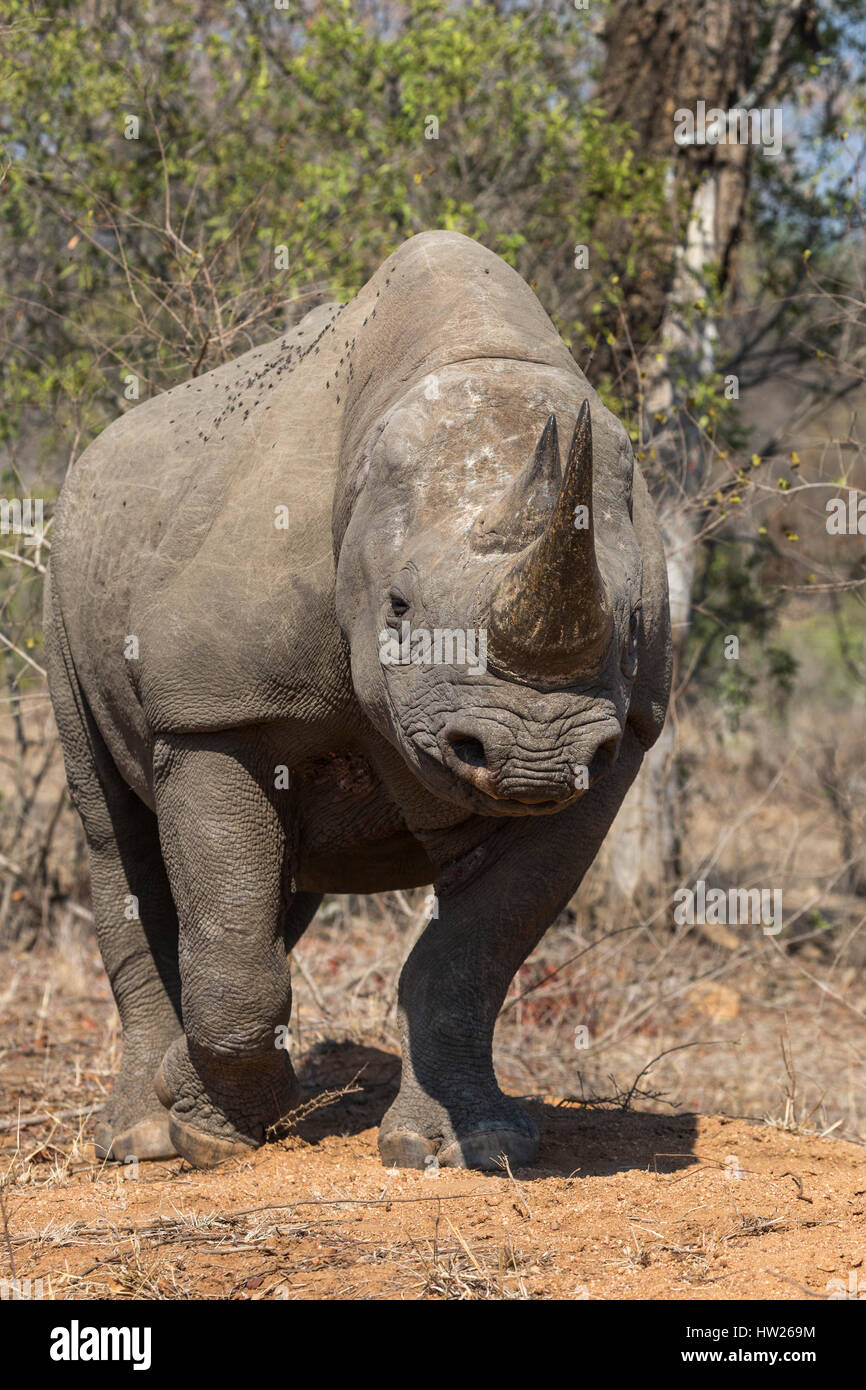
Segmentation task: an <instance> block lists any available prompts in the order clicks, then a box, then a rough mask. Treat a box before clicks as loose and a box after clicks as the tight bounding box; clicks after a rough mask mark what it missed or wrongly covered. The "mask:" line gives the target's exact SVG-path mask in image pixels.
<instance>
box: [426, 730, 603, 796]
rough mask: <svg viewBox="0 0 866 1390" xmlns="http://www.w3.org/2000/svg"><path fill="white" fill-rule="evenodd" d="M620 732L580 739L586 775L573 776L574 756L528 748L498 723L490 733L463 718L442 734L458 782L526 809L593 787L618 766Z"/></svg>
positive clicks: (447, 759)
mask: <svg viewBox="0 0 866 1390" xmlns="http://www.w3.org/2000/svg"><path fill="white" fill-rule="evenodd" d="M620 738H621V731H620V730H619V728H618V727H617V728H616V729H615V730H613V729H612V728H611V727H609V726H608V727H602V728H600V729H599V730H598V731H597V732H596V733H595V734H594V735H593V734H590V733H587V736H586V737H585V738H584V739H583V740H582V744H583V747H582V749H581V755H582V766H585V767H586V768H587V770H588V777H587V778H586V779H585V780H583V781H582V780H580V779H578V778H577V777H576V776H575V773H574V767H573V764H574V762H575V761H577V760H576V759H575V758H573V757H571V758H570V757H566V756H565V753H564V752H563V750H561V749H559V748H557V747H554V748H551V749H549V750H548V749H545V748H543V747H531V746H530V747H527V746H525V745H524V744H523V743H522V742H521V739H520V737H519V733H516V734H515V735H514V736H513V737H509V736H508V735H507V734H506V733H505V731H504V730H503V729H502V726H501V725H493V726H491V728H490V729H489V730H487V729H485V728H484V727H483V726H482V725H480V724H479V725H476V724H475V723H474V722H471V721H470V722H467V721H466V720H462V721H460V722H459V723H456V724H454V725H452V726H450V727H448V728H446V729H445V730H444V732H443V738H442V754H443V759H444V761H445V764H446V766H447V767H448V768H450V770H451V772H452V773H454V774H455V775H456V776H457V777H459V778H460V779H461V781H464V782H468V783H469V784H470V785H471V786H473V787H475V788H476V789H477V790H478V791H481V792H483V793H484V794H485V795H486V796H490V797H493V798H494V799H495V800H497V801H518V802H522V803H524V804H525V805H528V806H542V805H543V806H551V807H553V806H556V805H559V804H564V803H565V802H567V801H571V800H572V799H573V798H574V796H575V795H576V792H577V791H578V790H583V789H585V788H586V786H591V785H592V784H593V783H594V782H596V781H597V780H598V778H599V777H602V776H603V775H604V773H605V772H607V771H608V769H609V768H610V767H612V766H613V764H614V763H615V762H616V759H617V756H618V753H619V744H620Z"/></svg>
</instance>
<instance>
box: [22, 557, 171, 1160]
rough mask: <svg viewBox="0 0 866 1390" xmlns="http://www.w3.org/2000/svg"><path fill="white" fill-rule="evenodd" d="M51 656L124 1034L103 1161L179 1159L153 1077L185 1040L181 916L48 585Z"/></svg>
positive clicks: (103, 1124)
mask: <svg viewBox="0 0 866 1390" xmlns="http://www.w3.org/2000/svg"><path fill="white" fill-rule="evenodd" d="M44 631H45V655H46V659H47V665H48V672H49V680H50V684H51V697H52V700H53V703H54V712H55V715H56V718H57V727H58V729H59V731H60V740H61V743H62V745H63V757H64V761H65V764H66V777H67V781H68V784H69V791H70V795H71V797H72V800H73V802H74V804H75V806H76V808H77V810H78V813H79V815H80V816H81V820H82V823H83V825H84V832H85V836H86V839H87V846H88V851H89V856H90V880H91V890H92V899H93V916H94V922H95V926H96V935H97V939H98V942H99V950H100V953H101V955H102V960H103V963H104V965H105V969H106V972H107V974H108V978H109V980H110V981H111V988H112V991H113V993H114V998H115V1002H116V1004H117V1008H118V1012H119V1014H120V1022H121V1024H122V1026H123V1055H122V1059H121V1063H120V1072H119V1075H118V1077H117V1081H116V1082H115V1086H114V1090H113V1091H112V1093H111V1096H110V1097H109V1099H108V1103H107V1105H106V1107H105V1109H104V1111H103V1112H102V1114H101V1116H100V1118H99V1122H98V1125H97V1130H96V1135H95V1140H96V1151H97V1154H98V1156H99V1157H100V1158H112V1159H118V1160H122V1159H123V1158H125V1157H134V1158H165V1157H170V1156H171V1155H172V1154H173V1152H174V1151H173V1149H172V1147H171V1141H170V1139H169V1135H168V1125H167V1116H165V1115H163V1113H162V1111H161V1109H160V1102H159V1098H158V1097H157V1095H156V1092H155V1091H154V1088H153V1073H154V1070H155V1069H156V1067H157V1065H158V1063H159V1059H160V1058H161V1057H162V1056H163V1054H164V1053H165V1050H166V1048H167V1047H168V1046H169V1044H170V1043H171V1041H172V1039H173V1038H175V1037H177V1035H178V1034H179V1033H180V1032H181V1003H180V971H179V967H178V958H177V933H178V925H177V913H176V911H175V906H174V901H173V899H172V895H171V889H170V888H169V883H168V878H167V876H166V871H165V865H164V863H163V859H162V852H161V848H160V842H159V827H158V825H157V820H156V816H155V815H154V814H153V812H152V811H151V810H150V809H149V808H148V807H147V806H146V805H145V804H144V803H143V802H142V801H140V800H139V798H138V797H137V796H136V795H135V793H134V792H133V791H131V790H130V788H129V787H128V786H127V785H126V783H125V782H124V780H123V779H122V777H121V776H120V774H119V772H118V770H117V768H116V767H115V765H114V762H113V760H112V758H111V754H110V753H109V750H108V748H107V746H106V744H105V741H104V739H103V737H102V735H101V733H100V731H99V728H98V727H97V724H96V721H95V719H94V717H93V714H92V711H91V709H90V707H89V705H88V703H87V700H86V698H85V696H84V693H83V691H82V689H81V687H80V683H79V680H78V676H77V673H76V670H75V667H74V664H73V662H72V658H71V655H70V653H69V646H68V642H67V639H66V633H65V629H64V626H63V622H62V619H61V617H60V615H59V614H58V613H57V612H56V611H55V605H54V602H53V597H52V594H51V585H50V579H49V583H48V586H47V593H46V608H45V629H44Z"/></svg>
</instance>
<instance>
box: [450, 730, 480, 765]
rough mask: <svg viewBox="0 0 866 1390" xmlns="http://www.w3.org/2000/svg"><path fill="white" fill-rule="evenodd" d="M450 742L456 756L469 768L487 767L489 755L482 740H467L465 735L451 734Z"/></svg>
mask: <svg viewBox="0 0 866 1390" xmlns="http://www.w3.org/2000/svg"><path fill="white" fill-rule="evenodd" d="M448 742H449V744H450V746H451V749H452V751H453V753H454V756H455V757H456V758H457V759H458V760H459V761H460V762H461V763H465V764H466V766H467V767H486V766H487V754H486V753H485V751H484V744H483V743H482V742H481V740H480V739H477V738H467V737H466V736H465V735H463V734H450V735H449V737H448Z"/></svg>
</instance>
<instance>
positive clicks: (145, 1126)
mask: <svg viewBox="0 0 866 1390" xmlns="http://www.w3.org/2000/svg"><path fill="white" fill-rule="evenodd" d="M93 1147H94V1149H95V1151H96V1157H97V1158H101V1159H107V1160H112V1161H113V1162H115V1163H125V1162H126V1161H127V1160H128V1159H130V1158H139V1159H156V1158H174V1157H175V1155H176V1153H177V1149H176V1148H175V1146H174V1144H173V1142H172V1139H171V1135H170V1134H169V1116H168V1112H167V1111H165V1110H162V1111H160V1113H159V1114H158V1115H148V1116H147V1117H146V1118H145V1119H143V1120H138V1121H137V1122H136V1123H135V1124H134V1125H130V1126H129V1128H128V1129H124V1130H120V1131H115V1130H114V1129H113V1127H112V1125H111V1124H109V1123H107V1122H106V1121H104V1120H103V1121H101V1122H100V1123H99V1124H97V1125H96V1127H95V1129H94V1131H93Z"/></svg>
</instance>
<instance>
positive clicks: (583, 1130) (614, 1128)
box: [297, 1042, 700, 1180]
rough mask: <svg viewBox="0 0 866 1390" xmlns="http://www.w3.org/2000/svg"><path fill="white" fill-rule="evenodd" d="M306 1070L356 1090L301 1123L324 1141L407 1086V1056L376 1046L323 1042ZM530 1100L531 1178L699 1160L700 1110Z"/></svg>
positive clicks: (328, 1088)
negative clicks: (537, 1144) (536, 1142)
mask: <svg viewBox="0 0 866 1390" xmlns="http://www.w3.org/2000/svg"><path fill="white" fill-rule="evenodd" d="M299 1074H300V1076H301V1080H302V1081H303V1084H304V1087H305V1089H306V1091H307V1094H308V1095H309V1096H315V1095H321V1096H323V1097H324V1095H325V1093H327V1092H333V1091H340V1090H342V1089H343V1088H344V1087H349V1086H354V1087H355V1088H357V1089H355V1090H354V1091H353V1093H352V1094H348V1095H344V1096H342V1097H340V1098H339V1099H337V1100H335V1101H333V1102H332V1103H331V1104H329V1105H323V1106H322V1108H321V1109H318V1110H315V1111H313V1113H312V1114H310V1115H309V1116H308V1118H307V1119H305V1120H303V1121H302V1122H301V1123H300V1124H299V1125H298V1127H297V1132H298V1134H299V1135H300V1137H301V1138H302V1139H303V1140H304V1141H305V1142H306V1143H308V1144H317V1143H319V1142H320V1141H321V1140H322V1139H325V1138H327V1137H330V1136H347V1135H353V1134H361V1133H363V1132H364V1131H365V1130H369V1129H373V1128H375V1127H376V1126H378V1125H379V1124H380V1123H381V1120H382V1116H383V1115H384V1114H385V1111H386V1110H387V1109H388V1106H389V1105H390V1104H391V1101H392V1100H393V1099H394V1097H395V1096H396V1094H397V1089H398V1087H399V1084H400V1058H399V1057H397V1056H395V1055H394V1054H393V1053H391V1052H384V1051H382V1050H381V1049H380V1048H376V1047H362V1046H360V1045H358V1044H356V1043H351V1042H344V1043H337V1042H324V1043H321V1044H319V1045H318V1047H316V1048H314V1049H313V1050H312V1051H310V1052H308V1053H307V1054H306V1055H305V1056H304V1058H303V1059H302V1062H301V1065H300V1067H299ZM524 1099H525V1100H526V1102H527V1106H528V1108H529V1109H530V1110H531V1112H532V1114H533V1115H534V1116H535V1120H536V1123H537V1124H538V1127H539V1129H540V1130H541V1148H540V1152H539V1157H538V1163H537V1164H536V1165H535V1167H534V1168H531V1169H524V1170H522V1173H521V1176H522V1178H523V1179H524V1180H526V1179H530V1180H531V1179H540V1178H549V1177H571V1176H576V1177H584V1178H585V1177H607V1176H609V1175H610V1174H612V1173H620V1172H622V1173H625V1172H632V1171H633V1170H635V1169H638V1170H642V1171H647V1170H649V1171H651V1172H658V1173H674V1172H677V1171H678V1170H680V1169H683V1168H688V1167H690V1166H691V1165H693V1164H695V1163H699V1162H700V1158H699V1156H698V1155H697V1154H695V1152H694V1144H695V1139H696V1135H697V1126H696V1117H695V1116H694V1115H691V1114H688V1115H660V1114H654V1113H650V1112H647V1111H640V1110H621V1109H611V1108H609V1107H607V1106H605V1107H599V1108H593V1107H592V1106H591V1105H589V1104H587V1103H585V1102H583V1101H569V1100H562V1101H550V1100H537V1099H532V1098H530V1097H525V1098H524Z"/></svg>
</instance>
